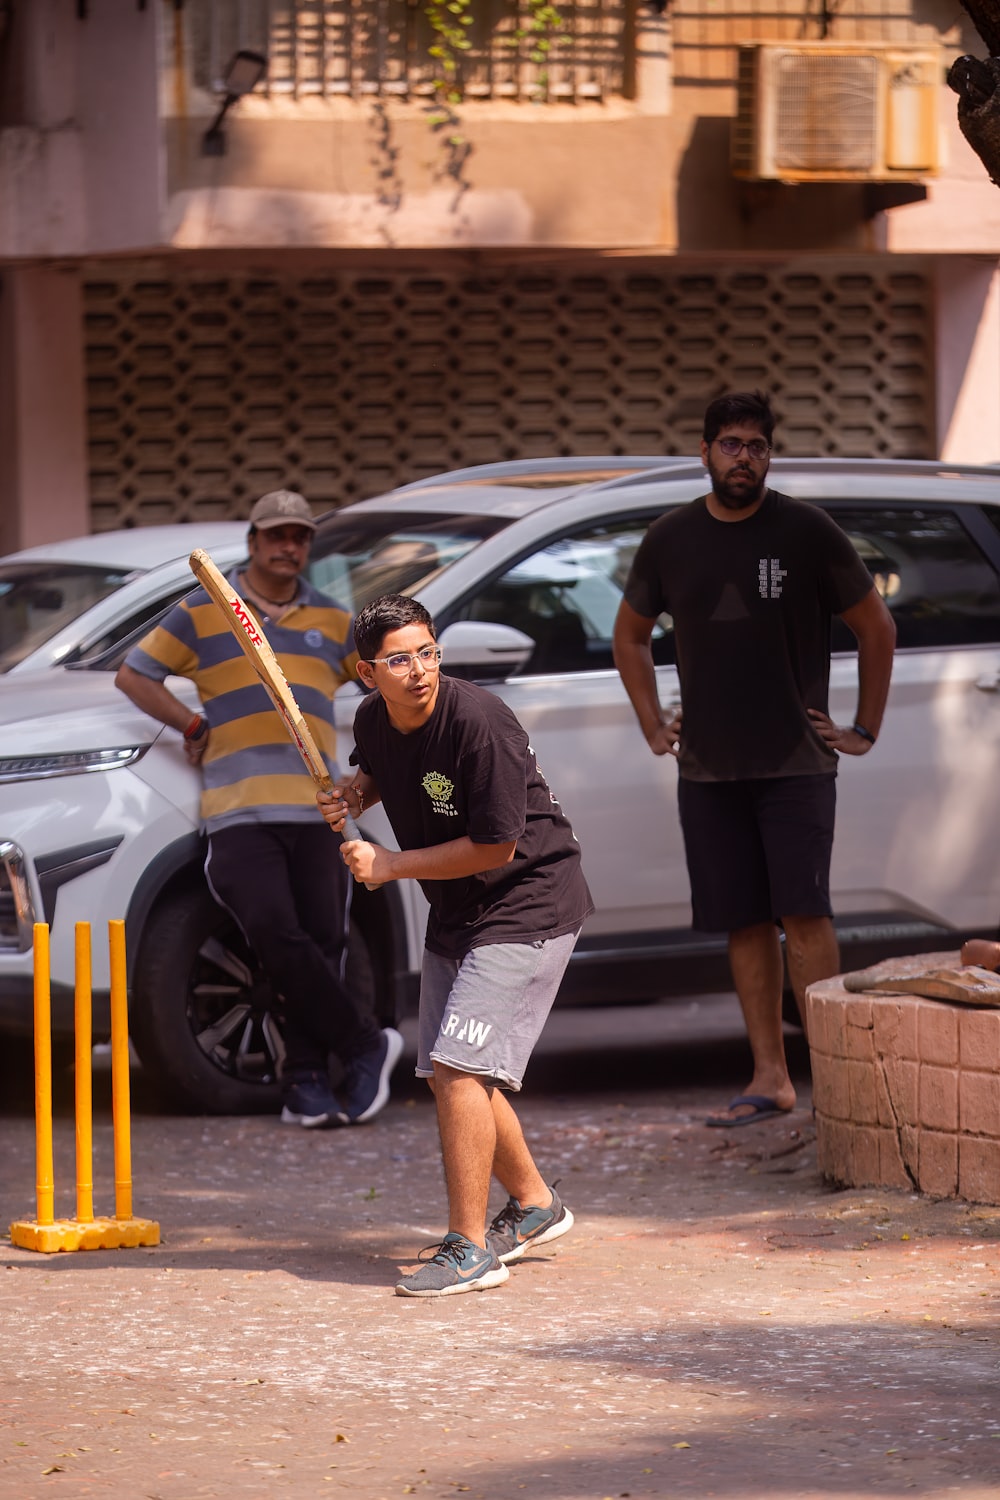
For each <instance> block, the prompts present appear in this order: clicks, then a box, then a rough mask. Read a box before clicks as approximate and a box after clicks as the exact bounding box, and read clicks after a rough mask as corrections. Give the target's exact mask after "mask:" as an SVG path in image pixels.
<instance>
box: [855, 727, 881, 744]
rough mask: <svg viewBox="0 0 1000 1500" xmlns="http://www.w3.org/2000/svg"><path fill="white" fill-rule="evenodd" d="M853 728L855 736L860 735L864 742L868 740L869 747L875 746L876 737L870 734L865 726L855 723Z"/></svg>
mask: <svg viewBox="0 0 1000 1500" xmlns="http://www.w3.org/2000/svg"><path fill="white" fill-rule="evenodd" d="M851 728H852V729H853V730H854V733H855V734H859V735H860V736H861V738H862V739H863V740H867V741H868V743H869V745H874V743H875V736H874V735H873V734H872V733H871V732H870V730H867V729H866V728H865V726H864V725H863V724H857V723H855V724H852V725H851Z"/></svg>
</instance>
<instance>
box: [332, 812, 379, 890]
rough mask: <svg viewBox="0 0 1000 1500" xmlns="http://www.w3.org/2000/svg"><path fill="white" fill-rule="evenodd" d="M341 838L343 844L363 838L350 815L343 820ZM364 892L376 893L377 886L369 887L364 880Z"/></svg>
mask: <svg viewBox="0 0 1000 1500" xmlns="http://www.w3.org/2000/svg"><path fill="white" fill-rule="evenodd" d="M341 837H342V838H343V840H344V842H345V843H346V844H350V843H353V842H354V840H355V839H362V838H364V834H363V833H362V832H361V830H360V828H359V827H358V825H357V823H355V821H354V819H353V818H352V817H351V815H350V813H348V814H347V816H346V818H345V819H344V826H343V829H342V830H341ZM365 890H366V891H377V890H378V885H377V884H376V885H369V883H368V881H367V880H366V881H365Z"/></svg>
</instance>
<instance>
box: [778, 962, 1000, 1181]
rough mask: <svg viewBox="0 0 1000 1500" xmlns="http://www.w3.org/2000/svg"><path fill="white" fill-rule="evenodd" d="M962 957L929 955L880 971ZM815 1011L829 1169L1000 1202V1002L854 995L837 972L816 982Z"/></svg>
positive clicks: (820, 1137) (904, 970)
mask: <svg viewBox="0 0 1000 1500" xmlns="http://www.w3.org/2000/svg"><path fill="white" fill-rule="evenodd" d="M959 963H960V960H959V955H958V954H957V953H955V952H949V953H921V954H918V955H915V956H913V957H909V958H893V959H888V960H886V961H885V963H883V964H881V965H878V966H877V970H881V971H882V972H884V973H885V974H919V973H922V972H924V971H925V970H927V969H950V968H957V967H958V966H959ZM806 1014H807V1018H808V1026H809V1049H810V1052H811V1054H812V1076H813V1104H814V1106H815V1109H816V1145H817V1162H818V1165H819V1169H820V1172H821V1173H822V1174H823V1176H824V1177H826V1178H827V1179H829V1181H831V1182H833V1183H836V1184H837V1185H838V1186H843V1187H899V1188H910V1189H913V1188H916V1189H917V1190H918V1191H919V1192H921V1193H927V1194H929V1195H931V1196H932V1197H935V1198H965V1199H968V1200H969V1201H970V1202H973V1203H992V1204H1000V1010H986V1009H981V1008H978V1007H976V1008H973V1007H971V1006H966V1005H961V1004H959V1003H957V1002H956V1003H952V1002H948V1001H941V1000H925V999H923V998H922V997H921V996H918V995H882V994H861V995H856V994H850V993H849V992H848V991H847V990H845V989H844V986H843V982H842V979H840V978H835V979H827V980H824V981H823V982H822V983H821V984H813V985H810V986H809V989H808V992H807V994H806Z"/></svg>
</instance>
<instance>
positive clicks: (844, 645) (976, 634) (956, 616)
mask: <svg viewBox="0 0 1000 1500" xmlns="http://www.w3.org/2000/svg"><path fill="white" fill-rule="evenodd" d="M830 514H831V515H832V516H833V518H834V520H835V521H837V522H838V524H839V525H840V526H842V527H843V528H844V530H845V531H846V532H847V534H848V536H849V537H850V538H851V541H852V542H853V543H854V545H855V547H856V548H857V549H858V552H859V554H860V556H861V557H862V558H863V559H864V562H865V564H866V566H867V568H868V571H869V572H870V573H871V575H872V577H873V578H874V580H875V587H876V588H877V589H878V591H879V593H880V594H881V595H882V598H883V599H884V600H885V602H886V604H887V605H888V606H889V609H890V610H891V611H892V616H893V619H894V620H895V622H896V631H897V638H896V644H897V647H900V648H903V647H906V646H923V647H929V646H963V645H975V644H977V643H984V642H993V641H1000V580H998V578H997V574H996V572H995V570H994V568H993V567H992V565H991V564H990V563H989V562H988V561H987V559H986V557H985V556H984V555H983V553H982V552H981V551H980V549H979V547H978V546H977V544H976V543H975V542H974V541H973V539H972V537H971V536H970V535H969V533H968V532H967V531H966V529H965V527H964V526H963V525H962V522H961V520H960V519H959V517H958V516H957V515H956V514H955V512H954V511H950V510H945V509H933V508H929V507H926V508H925V507H923V506H921V507H916V506H914V507H905V508H904V507H898V508H897V507H891V506H886V507H876V506H872V507H865V508H864V509H860V508H858V509H855V508H854V507H852V506H836V507H834V506H831V507H830ZM855 644H856V643H855V640H854V637H853V636H852V635H851V632H850V631H849V630H848V629H847V627H846V626H845V625H843V624H842V623H841V622H840V621H835V622H834V639H833V646H834V650H837V651H849V650H852V649H853V648H854V646H855Z"/></svg>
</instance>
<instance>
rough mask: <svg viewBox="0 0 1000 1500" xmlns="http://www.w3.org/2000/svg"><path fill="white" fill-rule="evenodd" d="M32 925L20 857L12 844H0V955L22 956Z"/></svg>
mask: <svg viewBox="0 0 1000 1500" xmlns="http://www.w3.org/2000/svg"><path fill="white" fill-rule="evenodd" d="M34 921H35V910H34V907H33V905H32V901H31V892H30V890H29V889H28V879H27V875H26V874H25V867H24V855H23V854H22V853H21V850H20V849H19V848H18V847H17V845H16V844H12V843H10V842H9V841H3V840H0V953H26V952H27V950H28V949H29V948H30V947H31V940H32V928H33V926H34Z"/></svg>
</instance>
